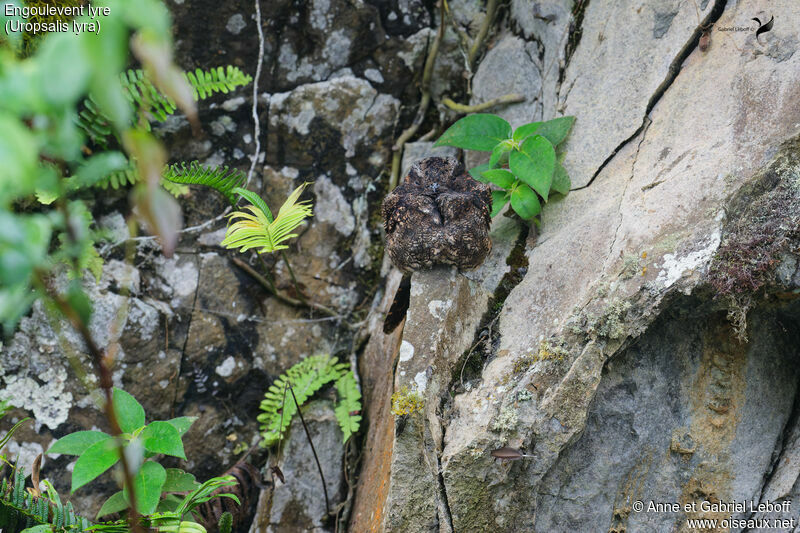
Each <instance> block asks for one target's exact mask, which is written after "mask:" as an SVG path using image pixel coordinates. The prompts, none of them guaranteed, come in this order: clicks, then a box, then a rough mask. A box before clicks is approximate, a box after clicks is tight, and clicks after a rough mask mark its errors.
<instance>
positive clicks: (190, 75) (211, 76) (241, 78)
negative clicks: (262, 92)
mask: <svg viewBox="0 0 800 533" xmlns="http://www.w3.org/2000/svg"><path fill="white" fill-rule="evenodd" d="M185 75H186V79H187V80H189V84H190V85H191V86H192V93H193V94H194V99H195V100H201V99H204V98H208V97H209V96H211V95H212V94H214V93H215V92H221V93H228V92H229V91H232V90H234V89H235V88H236V87H240V86H242V85H247V84H248V83H250V82H251V81H253V78H252V77H250V76H248V75H247V74H245V73H244V72H242V71H241V70H239V69H238V68H236V67H234V66H231V65H228V67H227V70H226V69H223V68H222V67H217V68H212V69H210V70H208V71H205V72H204V71H202V70H200V69H197V70H195V71H194V72H187V73H186V74H185Z"/></svg>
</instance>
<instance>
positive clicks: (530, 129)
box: [512, 122, 542, 142]
mask: <svg viewBox="0 0 800 533" xmlns="http://www.w3.org/2000/svg"><path fill="white" fill-rule="evenodd" d="M541 125H542V123H541V122H531V123H530V124H525V125H524V126H520V127H519V128H517V129H516V130H514V135H513V137H512V139H514V140H515V141H516V142H522V141H523V140H524V139H525V138H526V137H529V136H531V135H533V134H534V133H536V130H538V129H539V126H541Z"/></svg>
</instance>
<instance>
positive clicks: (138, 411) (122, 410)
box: [112, 387, 144, 433]
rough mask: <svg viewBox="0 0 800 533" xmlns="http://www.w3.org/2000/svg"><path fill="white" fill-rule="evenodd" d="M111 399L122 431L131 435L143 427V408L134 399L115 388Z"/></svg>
mask: <svg viewBox="0 0 800 533" xmlns="http://www.w3.org/2000/svg"><path fill="white" fill-rule="evenodd" d="M112 398H113V399H112V402H113V404H114V412H115V413H116V414H117V421H118V422H119V427H120V429H122V431H124V432H125V433H133V432H134V431H136V430H137V429H139V428H141V427H142V426H144V407H142V406H141V404H140V403H139V402H137V401H136V398H134V397H133V396H131V395H130V394H128V393H127V392H125V391H124V390H122V389H118V388H116V387H114V395H113V396H112Z"/></svg>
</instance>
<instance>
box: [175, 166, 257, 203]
mask: <svg viewBox="0 0 800 533" xmlns="http://www.w3.org/2000/svg"><path fill="white" fill-rule="evenodd" d="M163 176H164V179H165V180H167V181H171V182H172V183H179V184H184V185H205V186H206V187H211V188H213V189H216V190H217V191H219V192H220V193H222V194H223V195H224V196H225V198H227V199H228V202H230V203H231V205H236V199H237V197H236V194H234V193H233V189H235V188H236V187H241V186H242V185H243V184H244V181H245V175H244V172H242V171H241V170H237V169H235V168H228V167H227V166H222V167H206V166H203V165H201V164H200V163H199V162H198V161H192V162H191V163H189V166H188V167H187V166H186V163H181V164H180V165H171V166H169V167H167V168H165V169H164V174H163Z"/></svg>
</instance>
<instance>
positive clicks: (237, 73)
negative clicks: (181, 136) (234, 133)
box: [78, 65, 253, 148]
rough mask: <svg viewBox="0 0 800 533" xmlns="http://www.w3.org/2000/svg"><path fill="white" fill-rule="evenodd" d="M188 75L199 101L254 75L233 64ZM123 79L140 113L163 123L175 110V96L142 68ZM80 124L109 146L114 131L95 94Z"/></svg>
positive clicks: (85, 104)
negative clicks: (95, 98) (158, 87)
mask: <svg viewBox="0 0 800 533" xmlns="http://www.w3.org/2000/svg"><path fill="white" fill-rule="evenodd" d="M184 76H185V77H186V79H187V81H188V82H189V84H190V85H191V87H192V95H193V96H194V99H195V100H203V99H205V98H208V97H209V96H211V95H213V94H214V93H220V92H221V93H228V92H229V91H232V90H234V89H236V88H237V87H241V86H243V85H247V84H248V83H250V82H251V81H253V78H252V77H250V76H248V75H247V74H245V73H243V72H242V71H241V70H239V69H238V68H236V67H234V66H232V65H228V66H227V67H226V68H223V67H216V68H212V69H209V70H207V71H203V70H201V69H197V70H195V71H194V72H185V73H184ZM120 81H121V82H122V87H123V90H124V93H125V97H126V98H127V100H128V102H130V104H131V106H132V107H133V108H134V109H135V110H136V115H138V114H140V113H142V112H146V113H148V114H149V115H150V118H152V119H154V120H158V121H160V122H163V121H165V120H166V119H167V117H168V116H170V115H172V114H173V113H175V111H176V109H177V106H176V105H175V102H174V101H173V100H172V98H170V97H168V96H166V95H164V94H162V93H160V92H159V91H158V89H156V87H155V85H153V82H152V81H150V79H149V78H148V77H147V75H146V74H145V73H144V72H143V71H142V70H140V69H136V70H134V69H128V71H127V72H123V73H121V74H120ZM78 126H80V128H81V129H82V130H83V131H84V132H86V135H87V136H88V137H89V139H91V141H92V142H93V143H95V144H97V145H99V146H102V147H103V148H107V147H108V138H109V137H110V136H111V135H112V133H113V130H112V127H111V121H110V120H109V119H108V117H106V116H105V115H104V114H103V113H102V112H101V111H100V110H99V109H98V107H97V104H96V103H95V102H94V100H92V98H91V96H90V97H89V98H87V99H86V100H84V102H83V109H82V110H81V111H80V113H79V114H78ZM144 127H145V129H147V130H148V131H150V123H149V122H148V121H145V124H144Z"/></svg>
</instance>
